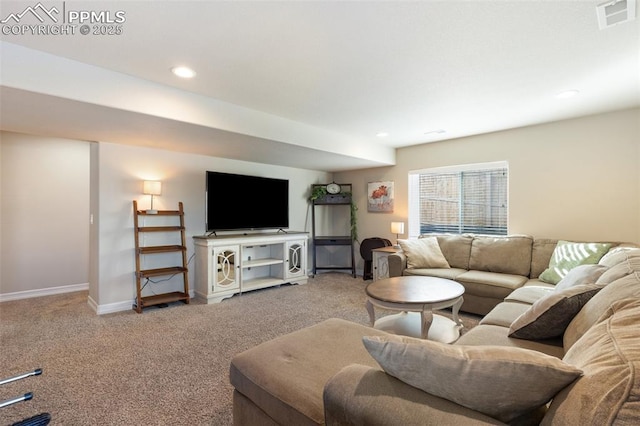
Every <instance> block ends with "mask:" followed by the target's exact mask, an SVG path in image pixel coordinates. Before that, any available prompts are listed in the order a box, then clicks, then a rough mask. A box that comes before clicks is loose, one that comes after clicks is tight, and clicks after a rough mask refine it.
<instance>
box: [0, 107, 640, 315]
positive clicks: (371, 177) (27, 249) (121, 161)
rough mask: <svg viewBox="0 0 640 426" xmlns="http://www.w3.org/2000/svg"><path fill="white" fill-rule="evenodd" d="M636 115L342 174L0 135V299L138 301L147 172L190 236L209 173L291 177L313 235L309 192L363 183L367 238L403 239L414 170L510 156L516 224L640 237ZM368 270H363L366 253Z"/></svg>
mask: <svg viewBox="0 0 640 426" xmlns="http://www.w3.org/2000/svg"><path fill="white" fill-rule="evenodd" d="M639 123H640V109H633V110H627V111H621V112H616V113H611V114H603V115H597V116H593V117H585V118H581V119H576V120H568V121H562V122H556V123H550V124H545V125H539V126H531V127H527V128H520V129H514V130H509V131H504V132H498V133H492V134H486V135H480V136H475V137H469V138H463V139H458V140H452V141H446V142H441V143H433V144H424V145H420V146H414V147H408V148H402V149H399V150H398V155H397V159H398V164H397V165H396V166H393V167H384V168H377V169H367V170H359V171H353V172H342V173H337V174H335V176H331V174H329V173H324V172H317V171H309V170H302V169H295V168H287V167H280V166H270V165H264V164H255V163H248V162H242V161H235V160H227V159H221V158H215V157H207V156H201V155H195V154H184V153H175V152H169V151H162V150H154V149H149V148H140V147H130V146H123V145H116V144H109V143H87V142H78V141H69V140H64V139H56V138H47V137H39V136H29V135H21V134H15V133H8V132H2V133H0V136H1V138H0V141H1V143H0V176H1V181H0V189H1V191H2V192H1V196H0V224H1V228H0V229H1V233H0V240H1V243H2V246H1V250H0V262H1V264H0V267H1V271H2V273H1V275H0V279H1V281H0V297H1V296H2V294H6V293H12V292H24V291H31V290H39V289H43V288H45V289H46V288H48V287H55V286H73V285H76V284H83V283H86V282H87V281H88V282H90V283H91V284H90V287H89V288H90V297H91V300H92V303H93V304H94V307H95V308H96V309H97V310H98V311H99V312H109V311H112V310H121V309H130V303H131V300H132V299H133V292H134V281H133V273H132V271H133V262H134V258H133V234H132V232H133V231H132V209H131V200H133V199H138V200H139V201H140V202H141V203H142V204H144V203H148V197H145V196H143V195H141V194H140V187H141V183H140V182H141V181H142V180H143V179H145V178H156V179H161V180H162V181H163V185H164V186H163V195H162V196H161V197H158V198H157V199H156V200H157V204H156V205H157V206H158V207H159V208H172V207H173V206H175V205H176V204H177V202H178V201H183V202H184V204H185V210H186V213H187V215H186V217H187V229H188V235H189V238H191V236H192V235H198V234H202V233H203V232H204V171H205V170H220V171H229V172H235V173H247V174H261V175H264V176H270V177H282V178H287V179H289V180H290V183H291V197H292V201H291V229H295V230H306V231H310V230H311V224H310V210H309V205H308V203H307V200H306V198H307V196H308V194H309V187H310V186H311V184H313V183H325V182H330V181H331V180H335V181H337V182H346V183H352V184H353V185H354V187H353V189H354V196H355V198H356V200H357V203H358V207H359V212H358V218H359V221H358V227H359V235H360V239H363V238H367V237H371V236H381V237H386V238H389V239H392V240H393V239H395V236H394V235H391V232H390V223H391V221H395V220H404V221H406V217H407V173H408V172H409V171H410V170H415V169H422V168H428V167H438V166H448V165H456V164H466V163H478V162H487V161H496V160H507V161H508V162H509V166H510V189H509V196H510V207H509V208H510V224H509V230H510V232H511V233H527V234H531V235H534V236H536V237H549V238H564V239H576V240H624V241H632V242H636V243H640V128H639V126H640V124H639ZM378 180H392V181H394V182H395V205H396V208H395V211H394V212H393V213H390V214H382V213H368V212H367V203H366V189H367V183H368V182H372V181H378ZM42 182H46V185H43V184H42ZM89 188H91V190H90V189H89ZM89 192H90V193H91V197H90V196H89ZM154 204H155V203H154ZM90 213H91V214H93V217H94V222H93V225H92V226H90V225H89V214H90ZM343 219H344V220H341V218H323V219H322V220H321V222H322V224H323V225H324V226H325V227H331V226H334V225H335V226H337V225H336V224H339V225H340V226H341V225H343V222H346V218H343ZM51 224H55V226H52V225H51ZM323 232H324V231H323ZM327 232H332V230H331V229H329V230H328V231H327ZM401 237H403V236H401ZM404 237H406V235H405V236H404ZM189 245H190V249H189V255H191V253H192V252H193V251H192V244H189ZM357 250H358V248H357V247H356V252H357ZM89 252H91V253H92V256H91V257H89ZM356 258H357V259H359V256H357V255H356ZM310 262H311V259H310ZM358 267H359V268H360V269H361V268H362V261H361V260H360V261H359V264H358ZM191 269H192V270H193V268H191ZM191 279H192V280H193V274H191Z"/></svg>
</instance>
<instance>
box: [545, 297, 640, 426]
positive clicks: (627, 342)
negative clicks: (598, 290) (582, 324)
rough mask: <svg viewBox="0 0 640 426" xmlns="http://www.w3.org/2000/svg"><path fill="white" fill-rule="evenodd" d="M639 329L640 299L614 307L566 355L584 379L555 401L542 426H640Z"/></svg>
mask: <svg viewBox="0 0 640 426" xmlns="http://www.w3.org/2000/svg"><path fill="white" fill-rule="evenodd" d="M639 328H640V300H638V299H637V298H634V299H624V300H620V301H618V302H615V303H613V304H612V305H611V306H610V307H609V308H608V309H607V310H606V311H605V312H604V314H603V316H602V317H601V318H600V319H599V320H598V322H597V323H596V324H595V325H594V326H593V327H592V328H591V329H589V331H587V332H586V333H585V335H584V336H583V337H582V338H581V339H580V340H579V341H577V342H576V343H575V344H574V345H573V346H572V347H571V349H569V350H568V351H567V353H566V355H565V356H564V360H565V361H566V362H567V363H569V364H572V365H574V366H576V367H577V368H579V369H581V370H583V372H584V375H583V376H582V377H580V378H579V379H578V380H576V381H575V382H574V383H573V384H572V385H570V386H568V387H567V388H566V389H564V390H563V391H561V392H560V393H559V394H558V395H557V396H556V397H555V398H554V399H553V402H552V403H551V405H550V407H549V411H548V413H547V415H546V416H545V418H544V419H543V422H542V424H543V425H581V424H585V425H586V424H590V425H611V424H620V425H631V424H638V419H640V333H638V329H639Z"/></svg>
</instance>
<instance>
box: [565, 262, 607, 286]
mask: <svg viewBox="0 0 640 426" xmlns="http://www.w3.org/2000/svg"><path fill="white" fill-rule="evenodd" d="M607 269H609V268H607V267H606V266H604V265H598V264H595V265H579V266H576V267H575V268H573V269H571V270H570V271H569V272H568V273H567V275H565V276H564V278H562V279H561V280H560V282H559V283H558V284H556V291H562V290H566V289H568V288H570V287H573V286H576V285H580V284H595V283H596V282H597V281H598V278H600V275H602V274H604V272H605V271H606V270H607Z"/></svg>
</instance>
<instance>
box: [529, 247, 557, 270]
mask: <svg viewBox="0 0 640 426" xmlns="http://www.w3.org/2000/svg"><path fill="white" fill-rule="evenodd" d="M556 245H558V240H552V239H548V238H536V239H535V240H534V241H533V248H532V251H531V275H530V277H531V278H532V279H533V278H538V277H539V276H540V274H541V273H542V272H544V270H545V269H547V268H548V267H549V261H550V260H551V255H552V254H553V251H554V250H555V248H556Z"/></svg>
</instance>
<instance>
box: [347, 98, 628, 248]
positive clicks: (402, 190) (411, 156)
mask: <svg viewBox="0 0 640 426" xmlns="http://www.w3.org/2000/svg"><path fill="white" fill-rule="evenodd" d="M498 160H506V161H508V162H509V173H510V177H509V185H510V186H509V217H510V221H509V232H510V233H524V234H530V235H533V236H535V237H546V238H558V239H575V240H620V241H631V242H636V243H640V109H638V108H636V109H632V110H625V111H620V112H615V113H610V114H602V115H596V116H591V117H584V118H580V119H575V120H567V121H560V122H555V123H549V124H543V125H538V126H531V127H525V128H519V129H513V130H507V131H503V132H497V133H490V134H485V135H480V136H473V137H467V138H461V139H457V140H451V141H445V142H440V143H431V144H423V145H419V146H413V147H407V148H402V149H399V150H398V152H397V165H396V166H393V167H385V168H378V169H367V170H360V171H353V172H343V173H337V174H336V176H335V178H336V180H337V181H340V182H351V183H353V184H354V193H355V195H356V197H357V199H358V206H359V215H358V217H359V228H360V237H361V238H366V237H371V236H380V237H385V238H390V239H395V236H393V235H392V234H391V232H390V223H391V221H395V220H402V221H405V222H406V220H407V185H408V179H407V173H408V172H409V171H411V170H418V169H423V168H429V167H439V166H451V165H459V164H469V163H481V162H491V161H498ZM379 180H392V181H394V182H395V211H394V212H393V213H388V214H381V213H367V202H366V187H367V182H372V181H379ZM404 237H405V238H406V237H407V236H406V235H404ZM401 238H402V236H401Z"/></svg>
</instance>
